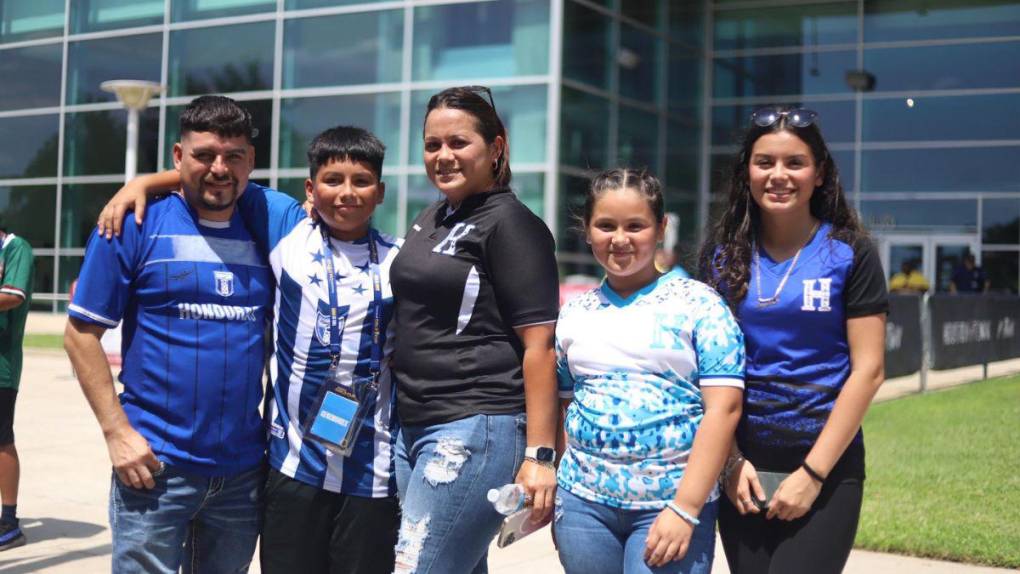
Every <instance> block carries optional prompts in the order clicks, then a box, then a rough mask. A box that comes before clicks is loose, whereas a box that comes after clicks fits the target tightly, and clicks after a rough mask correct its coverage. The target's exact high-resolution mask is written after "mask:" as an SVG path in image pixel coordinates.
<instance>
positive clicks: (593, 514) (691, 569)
mask: <svg viewBox="0 0 1020 574" xmlns="http://www.w3.org/2000/svg"><path fill="white" fill-rule="evenodd" d="M718 505H719V501H718V500H713V501H711V502H708V503H706V504H705V506H704V507H702V509H701V514H699V515H698V520H699V521H700V522H701V524H699V525H698V526H696V527H695V528H694V533H693V534H692V535H691V542H690V545H689V546H688V548H687V554H685V555H684V557H683V559H682V560H677V561H674V562H670V563H668V564H666V565H665V566H662V567H659V568H651V567H649V566H648V565H647V564H646V563H645V557H644V554H645V542H646V541H647V540H648V530H649V529H650V528H651V527H652V523H653V522H655V518H656V517H657V516H658V515H659V513H660V512H662V511H661V510H627V509H622V508H613V507H611V506H606V505H604V504H599V503H598V502H591V501H588V500H585V499H583V498H580V497H578V496H575V495H573V494H571V493H570V492H568V491H567V490H565V489H563V488H560V489H558V490H557V491H556V511H555V516H554V518H553V529H554V532H555V534H556V542H557V545H558V547H559V554H560V563H561V564H563V568H564V570H566V572H567V574H619V573H621V572H622V573H623V574H651V573H654V574H681V573H683V574H709V573H710V572H711V571H712V558H713V557H714V554H715V522H716V515H717V514H718Z"/></svg>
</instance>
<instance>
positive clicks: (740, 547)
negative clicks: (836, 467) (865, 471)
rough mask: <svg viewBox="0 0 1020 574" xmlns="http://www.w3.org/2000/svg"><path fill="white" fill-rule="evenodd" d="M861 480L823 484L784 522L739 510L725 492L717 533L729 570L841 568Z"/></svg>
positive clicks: (821, 572) (771, 573) (830, 572)
mask: <svg viewBox="0 0 1020 574" xmlns="http://www.w3.org/2000/svg"><path fill="white" fill-rule="evenodd" d="M863 493H864V484H863V482H862V481H861V480H859V479H843V480H842V481H840V482H836V483H833V484H828V483H827V484H825V486H823V487H822V492H821V493H819V495H818V498H817V499H816V500H815V503H814V505H813V506H812V507H811V510H809V511H808V513H807V514H805V515H804V516H802V517H800V518H798V519H797V520H793V521H790V522H787V521H785V520H779V519H778V518H774V519H772V520H766V519H765V513H764V512H762V513H760V514H748V515H746V516H741V515H740V513H739V512H737V509H736V508H734V506H733V504H732V503H731V502H730V501H729V498H727V497H726V495H725V494H724V495H723V496H722V500H721V505H720V506H719V535H720V536H721V538H722V543H723V549H724V550H725V551H726V561H727V562H728V563H729V566H730V572H732V573H733V574H799V573H802V572H803V573H805V574H808V573H810V574H839V573H840V572H842V571H843V566H845V565H846V561H847V558H849V557H850V549H851V548H853V544H854V537H855V536H856V535H857V522H858V519H859V518H860V516H861V500H862V497H863Z"/></svg>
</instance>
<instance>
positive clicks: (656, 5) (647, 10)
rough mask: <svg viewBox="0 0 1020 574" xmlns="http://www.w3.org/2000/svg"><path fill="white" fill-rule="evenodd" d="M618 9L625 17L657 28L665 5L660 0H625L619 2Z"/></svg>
mask: <svg viewBox="0 0 1020 574" xmlns="http://www.w3.org/2000/svg"><path fill="white" fill-rule="evenodd" d="M674 4H679V2H674ZM620 11H621V13H622V14H623V15H624V16H626V17H627V18H631V19H633V20H637V21H638V22H641V23H642V24H644V25H646V26H651V27H652V28H658V27H659V24H660V23H661V22H662V16H663V12H664V11H665V6H664V3H663V1H662V0H627V1H626V2H620Z"/></svg>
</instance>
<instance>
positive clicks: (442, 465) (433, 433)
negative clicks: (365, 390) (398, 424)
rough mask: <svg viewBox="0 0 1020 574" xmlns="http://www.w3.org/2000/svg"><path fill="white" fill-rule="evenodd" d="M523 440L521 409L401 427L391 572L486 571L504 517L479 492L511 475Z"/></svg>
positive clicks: (519, 458) (442, 573)
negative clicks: (398, 512) (397, 528)
mask: <svg viewBox="0 0 1020 574" xmlns="http://www.w3.org/2000/svg"><path fill="white" fill-rule="evenodd" d="M524 447H525V416H524V415H523V414H520V415H475V416H473V417H468V418H466V419H461V420H458V421H453V422H449V423H441V424H436V425H428V426H404V427H402V428H401V429H400V435H399V436H398V437H397V451H396V471H397V472H396V474H397V489H398V491H399V492H400V507H401V513H402V518H401V524H400V536H399V540H398V541H397V558H396V569H395V572H396V573H398V574H412V573H418V574H426V573H429V572H431V573H434V574H451V573H453V572H456V573H458V574H467V573H469V572H470V573H475V574H479V573H484V572H487V571H488V565H487V563H486V558H487V555H488V549H489V544H490V543H491V542H492V539H493V537H495V535H496V533H497V532H498V531H499V526H500V523H501V522H502V520H503V516H502V515H500V514H499V513H498V512H496V511H495V509H493V507H492V504H491V503H490V502H489V501H488V500H486V498H485V494H486V493H487V492H488V491H489V489H490V488H498V487H500V486H502V485H504V484H508V483H511V482H513V481H514V478H515V477H516V474H517V470H518V468H519V467H520V464H521V461H522V460H523V459H524Z"/></svg>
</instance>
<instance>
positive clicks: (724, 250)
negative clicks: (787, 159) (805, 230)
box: [698, 106, 866, 310]
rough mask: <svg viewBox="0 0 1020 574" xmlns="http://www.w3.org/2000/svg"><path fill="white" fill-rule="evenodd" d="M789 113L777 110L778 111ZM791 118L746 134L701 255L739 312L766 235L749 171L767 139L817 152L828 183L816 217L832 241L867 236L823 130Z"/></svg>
mask: <svg viewBox="0 0 1020 574" xmlns="http://www.w3.org/2000/svg"><path fill="white" fill-rule="evenodd" d="M787 109H788V108H785V107H778V106H777V107H776V110H777V111H786V110H787ZM787 119H788V117H787V116H785V115H784V116H782V117H781V119H780V120H779V121H777V122H776V123H774V124H772V125H771V126H766V127H761V126H758V125H756V124H754V123H752V124H751V127H750V128H749V129H748V130H747V132H746V133H745V134H744V138H743V143H742V144H741V146H740V154H739V155H738V156H737V158H736V161H735V162H734V164H733V168H732V173H731V175H730V179H729V198H728V201H727V205H726V211H725V212H724V213H723V215H722V217H720V218H719V220H718V221H716V223H715V225H714V226H713V228H712V231H711V233H710V234H709V235H708V237H707V238H706V240H705V242H704V243H703V244H702V246H701V253H700V254H699V256H698V272H699V274H700V277H701V280H702V281H704V282H706V283H708V284H709V285H711V286H712V287H714V288H715V289H716V290H717V291H719V292H720V293H721V294H722V295H723V296H724V297H725V298H726V300H727V302H728V303H729V304H730V306H731V307H732V308H733V309H734V310H736V308H737V306H739V305H740V302H741V301H743V299H744V297H746V296H747V284H748V280H749V279H750V277H751V256H752V246H753V245H754V244H755V243H757V242H758V237H759V234H760V232H761V209H760V208H759V207H758V204H757V203H755V202H754V200H753V199H752V198H751V189H750V185H749V182H748V169H749V164H750V160H751V150H752V149H753V148H754V144H755V142H757V141H758V138H760V137H762V136H763V135H766V134H772V133H778V132H783V131H785V132H790V133H792V134H793V135H795V136H797V137H798V138H800V139H801V141H803V142H804V143H806V144H807V145H808V147H809V148H811V155H812V156H813V157H814V160H815V164H816V165H818V166H819V167H820V168H821V169H822V174H823V176H822V178H823V179H822V185H820V186H819V187H817V188H815V191H814V194H812V196H811V204H810V209H811V215H813V216H815V217H816V218H818V219H819V220H821V221H824V222H827V223H829V224H831V225H832V229H831V231H830V232H829V237H831V238H833V239H837V240H839V241H842V242H844V243H847V244H848V245H854V244H856V243H857V241H858V240H859V239H861V238H862V237H864V236H865V235H866V234H865V232H864V229H863V228H862V227H861V224H860V221H859V220H858V218H857V214H856V212H855V211H854V210H853V209H852V208H851V207H850V205H849V204H848V203H847V200H846V195H845V194H844V193H843V186H842V184H840V182H839V170H838V169H837V168H836V163H835V162H834V161H833V159H832V155H831V154H830V153H829V148H828V146H826V145H825V139H823V138H822V132H821V130H819V129H818V126H817V125H816V123H812V124H811V125H809V126H807V127H803V128H800V127H796V126H793V125H790V124H789V123H787Z"/></svg>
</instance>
